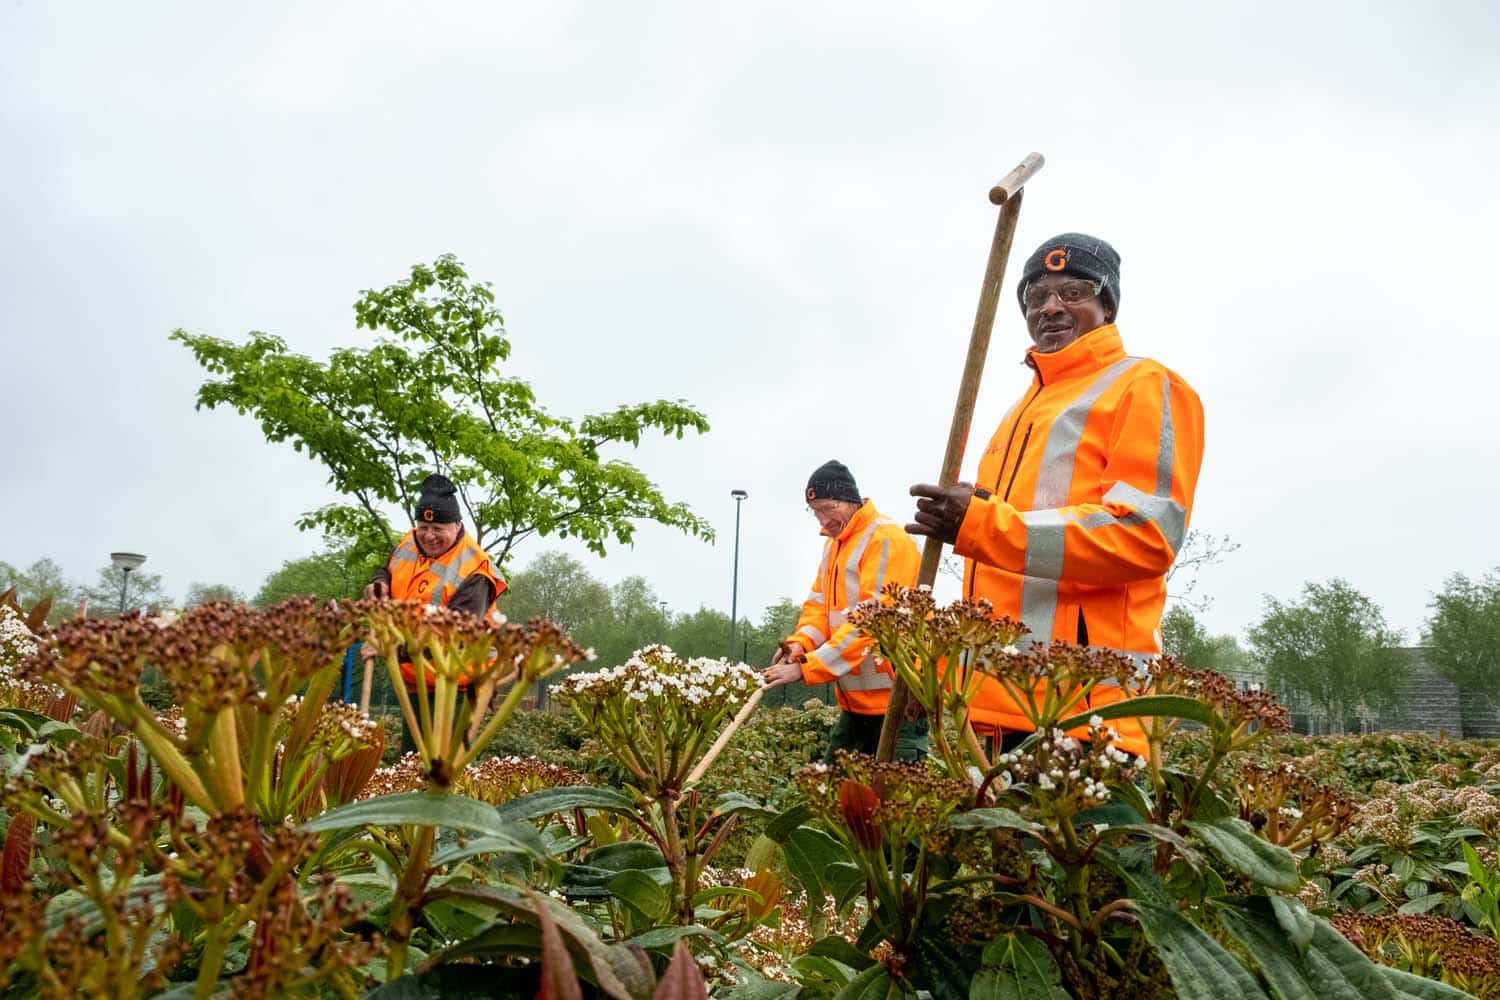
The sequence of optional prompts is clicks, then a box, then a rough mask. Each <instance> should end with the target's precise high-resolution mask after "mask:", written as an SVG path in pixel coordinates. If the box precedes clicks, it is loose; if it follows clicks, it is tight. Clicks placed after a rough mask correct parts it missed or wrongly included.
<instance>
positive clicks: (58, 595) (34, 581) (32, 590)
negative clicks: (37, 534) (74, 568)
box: [0, 559, 77, 624]
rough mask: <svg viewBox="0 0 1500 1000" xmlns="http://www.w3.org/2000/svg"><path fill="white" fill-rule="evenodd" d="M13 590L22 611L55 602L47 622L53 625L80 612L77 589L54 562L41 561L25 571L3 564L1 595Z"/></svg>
mask: <svg viewBox="0 0 1500 1000" xmlns="http://www.w3.org/2000/svg"><path fill="white" fill-rule="evenodd" d="M12 587H14V588H15V590H16V600H17V601H18V602H19V603H20V605H21V606H22V607H23V608H30V607H34V606H35V605H36V604H37V602H39V601H41V600H42V599H44V598H47V597H50V598H52V608H51V610H50V611H48V612H47V621H49V622H52V623H54V624H55V623H57V622H60V621H62V620H64V619H66V618H71V617H73V615H74V614H75V613H76V611H77V605H76V603H75V602H74V595H75V588H74V586H73V584H71V583H69V582H68V579H67V577H66V576H65V575H64V574H63V569H62V567H61V566H59V565H58V564H57V563H55V562H53V561H52V560H51V559H38V560H37V561H36V562H34V563H32V564H31V565H30V566H28V567H26V568H25V569H17V568H16V567H14V566H12V565H10V564H9V563H6V562H0V593H4V592H5V591H7V590H10V589H11V588H12Z"/></svg>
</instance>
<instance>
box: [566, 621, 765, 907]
mask: <svg viewBox="0 0 1500 1000" xmlns="http://www.w3.org/2000/svg"><path fill="white" fill-rule="evenodd" d="M760 685H761V681H760V674H759V672H758V671H756V670H754V669H752V668H750V667H748V666H746V665H745V664H743V663H731V662H729V661H728V660H722V659H719V660H714V659H708V658H706V657H700V658H696V659H690V660H683V659H682V658H680V657H678V656H677V655H676V654H675V653H673V652H672V650H671V649H669V648H667V647H666V646H648V647H646V648H644V649H641V650H639V651H637V652H636V654H635V655H634V656H632V657H631V658H630V659H629V660H627V661H626V662H625V663H622V664H620V665H618V666H615V667H608V668H606V669H604V670H599V671H594V672H592V673H578V674H572V675H570V676H568V677H565V678H563V680H562V681H561V682H560V683H559V684H558V685H557V686H556V687H555V688H554V689H553V692H554V697H555V698H556V699H557V702H558V703H559V704H561V705H563V706H566V707H568V708H570V709H572V711H573V712H574V713H575V714H577V716H578V717H579V718H580V719H581V720H582V721H583V723H584V725H586V726H588V727H589V729H590V730H591V731H592V732H593V733H594V735H595V737H596V738H598V739H599V740H600V741H601V742H602V743H603V744H604V745H605V746H607V747H608V748H609V750H610V753H611V754H613V755H614V757H615V759H616V760H618V761H619V762H620V763H621V764H623V765H624V767H625V768H626V769H627V770H628V771H629V773H630V775H631V778H632V781H631V785H630V792H631V794H632V796H633V798H634V804H635V807H636V811H635V813H634V815H633V817H632V818H634V819H635V820H636V821H637V823H638V825H639V827H640V829H641V831H642V832H643V833H645V834H646V835H647V837H649V838H650V839H651V841H652V842H653V843H654V844H655V846H656V847H657V848H658V849H659V850H660V851H661V853H662V859H663V863H664V865H665V867H666V869H667V871H668V873H669V874H670V876H671V892H670V895H669V897H668V898H667V900H666V903H665V911H666V912H668V913H673V914H675V915H676V917H677V919H678V920H680V921H681V922H683V923H687V924H691V923H693V922H694V921H695V919H696V912H697V907H699V906H700V905H702V904H703V903H704V902H705V898H701V897H700V896H699V879H700V877H701V875H702V872H703V868H704V866H706V865H707V864H709V862H710V861H711V860H712V859H713V855H714V854H715V852H716V851H717V850H718V849H719V846H720V845H721V844H722V843H723V842H724V838H725V837H726V836H728V834H729V831H730V829H731V828H732V826H733V824H734V822H735V818H736V817H735V814H736V813H737V812H739V811H743V810H745V809H747V808H753V805H754V804H753V803H751V802H749V800H747V799H745V798H744V796H738V797H736V798H734V799H732V800H731V801H730V802H727V803H726V802H724V800H722V799H721V801H720V803H719V804H717V805H715V806H712V807H710V806H708V804H707V803H704V802H703V801H702V797H701V796H700V795H699V793H698V792H697V791H696V790H695V789H693V788H692V786H693V785H694V784H695V783H696V782H697V781H698V780H699V779H701V778H702V776H703V774H704V773H705V772H706V771H707V769H708V767H709V766H710V765H711V764H712V763H713V759H714V758H713V756H710V750H711V748H712V747H713V744H714V740H715V737H717V736H718V735H719V732H720V730H722V729H723V728H724V726H725V724H726V723H727V722H728V721H729V720H730V718H731V717H732V716H734V714H735V713H736V712H737V711H739V709H740V708H741V707H742V706H743V705H744V704H745V703H746V702H747V701H748V700H749V699H750V696H751V695H752V694H754V693H755V691H756V690H758V689H759V688H760ZM715 753H716V751H715Z"/></svg>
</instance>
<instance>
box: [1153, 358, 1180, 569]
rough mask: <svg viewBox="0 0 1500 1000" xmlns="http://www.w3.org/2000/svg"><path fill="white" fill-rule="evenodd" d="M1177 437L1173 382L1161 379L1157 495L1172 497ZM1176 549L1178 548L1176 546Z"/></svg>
mask: <svg viewBox="0 0 1500 1000" xmlns="http://www.w3.org/2000/svg"><path fill="white" fill-rule="evenodd" d="M1176 449H1177V435H1176V433H1175V432H1174V431H1173V429H1172V380H1171V379H1169V378H1167V376H1165V375H1163V376H1162V377H1161V436H1160V437H1158V438H1157V443H1156V495H1157V496H1159V497H1169V496H1171V495H1172V471H1173V463H1174V462H1175V461H1176V458H1177V455H1176ZM1173 548H1174V549H1175V548H1176V546H1175V545H1174V546H1173Z"/></svg>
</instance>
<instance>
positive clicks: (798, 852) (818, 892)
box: [782, 826, 849, 907]
mask: <svg viewBox="0 0 1500 1000" xmlns="http://www.w3.org/2000/svg"><path fill="white" fill-rule="evenodd" d="M782 851H783V853H785V855H786V864H787V867H788V868H790V869H791V870H792V875H794V876H795V877H796V879H797V881H798V882H800V883H802V889H803V891H804V892H806V893H807V898H808V903H809V905H812V906H818V907H821V906H822V905H823V901H824V900H825V899H826V898H827V897H828V895H829V890H830V884H829V881H828V877H827V876H828V869H829V867H830V866H831V865H834V864H836V863H838V862H845V861H848V860H849V852H848V851H846V850H845V849H844V845H843V844H841V843H839V842H838V841H837V840H835V839H833V837H831V836H829V835H828V834H826V833H824V832H823V831H822V830H819V829H817V828H816V827H811V826H799V827H797V828H796V829H795V830H793V831H792V832H791V833H789V834H788V835H787V837H786V840H785V842H784V843H783V844H782Z"/></svg>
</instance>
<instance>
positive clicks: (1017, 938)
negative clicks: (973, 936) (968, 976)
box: [969, 931, 1068, 1000]
mask: <svg viewBox="0 0 1500 1000" xmlns="http://www.w3.org/2000/svg"><path fill="white" fill-rule="evenodd" d="M969 1000H1068V993H1067V991H1066V990H1064V989H1063V987H1062V973H1061V972H1060V971H1059V970H1058V968H1057V961H1056V960H1055V959H1053V957H1052V953H1051V952H1050V951H1048V950H1047V946H1046V945H1044V944H1042V942H1040V941H1038V940H1037V939H1036V938H1034V937H1032V936H1031V935H1030V934H1026V933H1023V932H1021V931H1010V932H1009V933H1006V934H1002V935H1001V936H1000V937H998V938H996V939H995V940H993V941H991V942H990V943H989V944H987V945H985V946H984V958H983V964H982V965H981V967H980V969H979V974H978V975H977V976H975V977H974V981H973V983H971V984H970V985H969Z"/></svg>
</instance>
